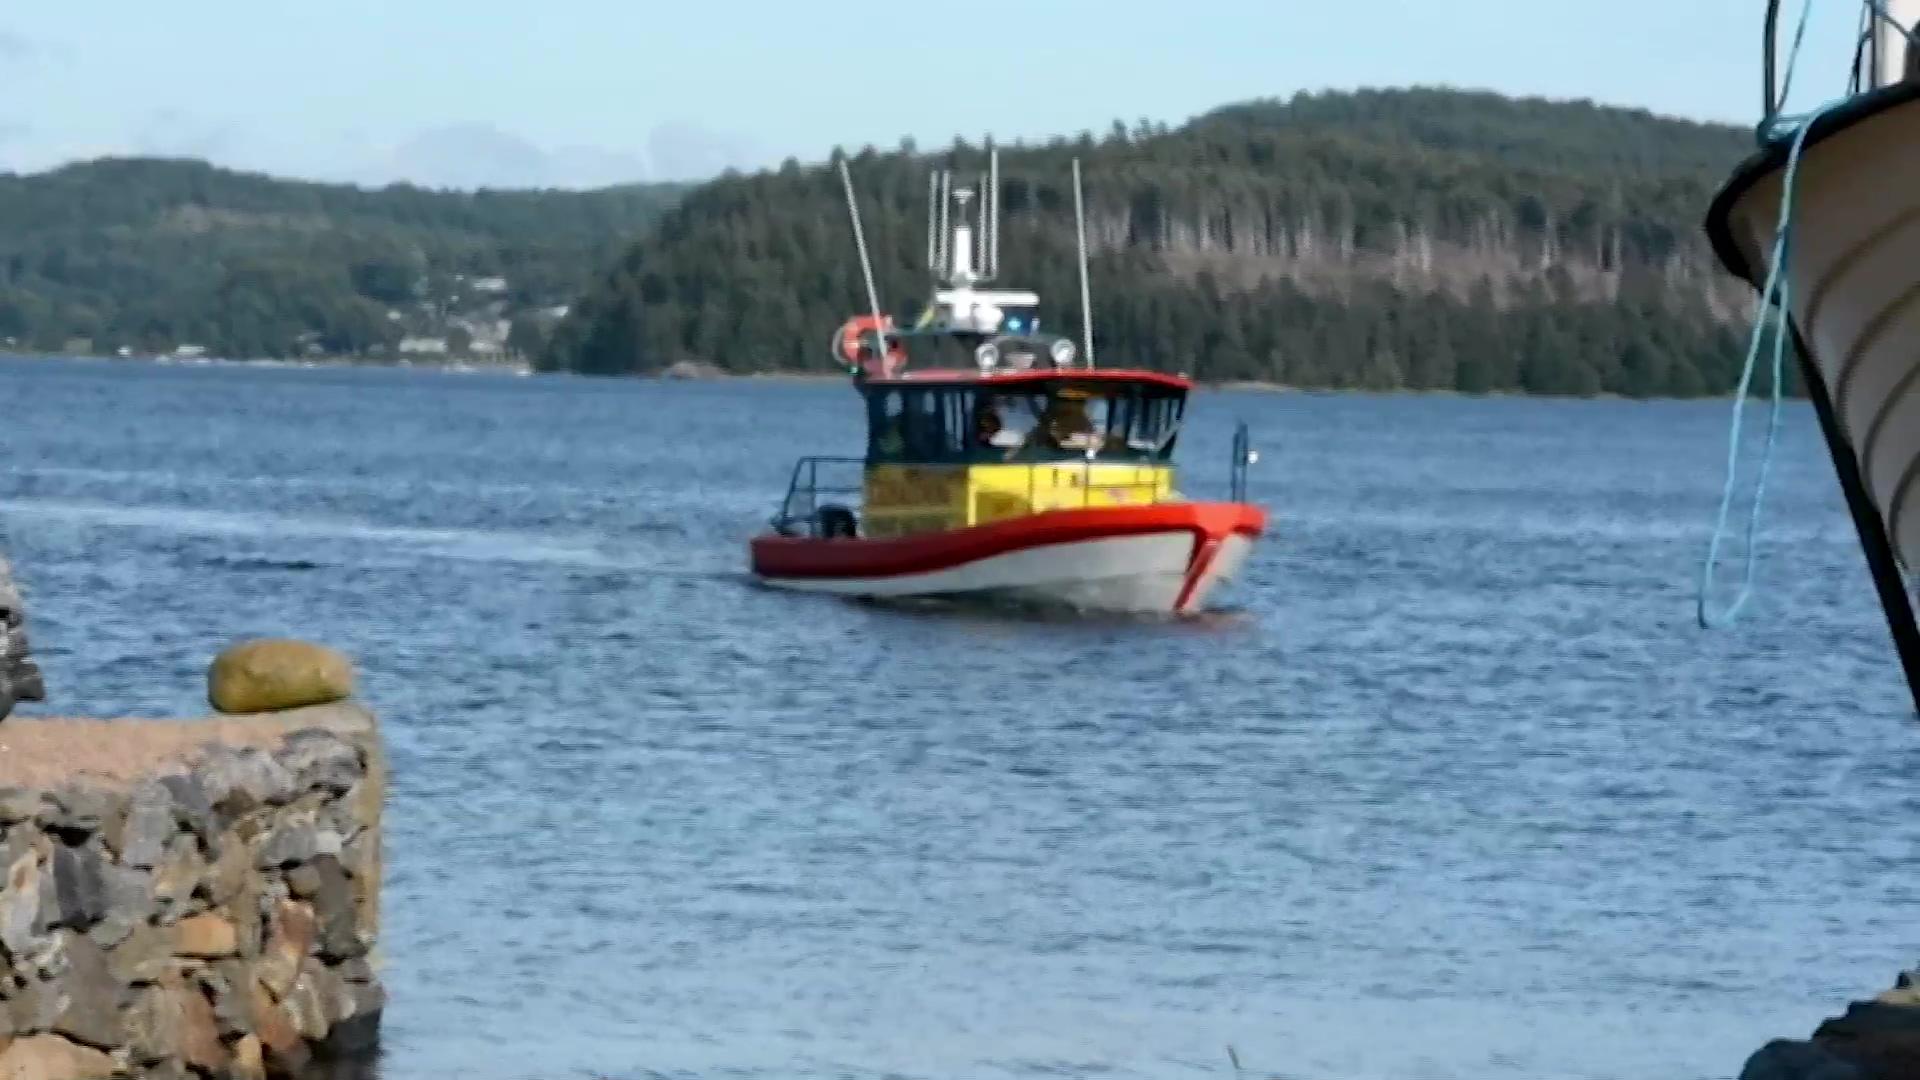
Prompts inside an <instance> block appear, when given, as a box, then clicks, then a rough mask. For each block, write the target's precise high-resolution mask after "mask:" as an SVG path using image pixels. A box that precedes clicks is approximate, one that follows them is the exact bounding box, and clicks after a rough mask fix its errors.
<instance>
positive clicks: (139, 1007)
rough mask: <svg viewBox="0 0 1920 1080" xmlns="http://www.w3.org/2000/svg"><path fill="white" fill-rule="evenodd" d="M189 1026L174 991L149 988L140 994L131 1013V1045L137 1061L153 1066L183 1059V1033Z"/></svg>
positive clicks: (128, 1017) (136, 995)
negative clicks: (167, 1060)
mask: <svg viewBox="0 0 1920 1080" xmlns="http://www.w3.org/2000/svg"><path fill="white" fill-rule="evenodd" d="M186 1022H187V1021H186V1015H185V1014H184V1013H182V1012H181V1011H180V996H179V995H178V994H177V993H175V992H174V991H173V990H169V989H166V988H164V987H159V986H149V987H146V988H144V989H142V990H140V991H138V992H137V993H136V994H135V995H134V998H133V1004H132V1005H131V1006H130V1007H129V1008H128V1009H127V1042H128V1044H129V1047H130V1048H131V1049H132V1051H133V1059H134V1060H135V1061H137V1062H139V1063H140V1064H142V1065H151V1064H154V1063H155V1062H159V1061H163V1060H165V1059H167V1058H172V1057H178V1056H180V1031H181V1029H182V1028H184V1027H185V1026H186Z"/></svg>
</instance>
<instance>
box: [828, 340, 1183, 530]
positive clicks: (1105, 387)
mask: <svg viewBox="0 0 1920 1080" xmlns="http://www.w3.org/2000/svg"><path fill="white" fill-rule="evenodd" d="M1190 388H1191V385H1190V384H1189V383H1188V382H1187V380H1185V379H1182V378H1178V377H1175V376H1172V375H1163V374H1160V373H1158V372H1150V371H1123V370H1114V369H1104V370H1093V369H1070V370H1053V371H1046V370H1036V371H1019V372H1005V373H976V372H970V371H965V370H953V371H921V372H915V373H913V374H911V375H906V376H903V377H899V378H891V379H867V380H862V382H861V384H860V389H861V392H862V393H863V394H864V395H865V398H866V405H867V432H868V436H867V453H866V477H865V485H864V491H863V495H864V503H865V507H864V513H863V514H862V515H861V517H862V521H861V532H862V533H863V534H864V535H867V536H872V537H889V536H905V535H911V534H913V533H919V532H931V531H941V530H947V529H956V528H965V527H968V526H972V525H984V524H988V523H991V522H995V521H1001V520H1004V519H1007V518H1013V517H1020V516H1024V515H1027V514H1035V513H1041V512H1044V511H1048V510H1064V509H1078V508H1082V507H1105V506H1144V505H1151V504H1153V503H1157V502H1163V501H1167V500H1170V499H1172V498H1174V497H1175V496H1174V488H1173V464H1172V458H1173V449H1174V444H1175V442H1176V440H1177V439H1178V436H1179V432H1180V421H1181V418H1182V415H1183V413H1184V411H1185V408H1186V400H1187V392H1188V390H1189V389H1190Z"/></svg>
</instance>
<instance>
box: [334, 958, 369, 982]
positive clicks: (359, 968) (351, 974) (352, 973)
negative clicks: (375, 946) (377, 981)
mask: <svg viewBox="0 0 1920 1080" xmlns="http://www.w3.org/2000/svg"><path fill="white" fill-rule="evenodd" d="M339 972H340V977H341V978H343V979H345V980H347V982H349V983H370V982H372V981H373V965H372V964H371V963H369V962H368V961H367V958H366V957H364V956H356V957H354V958H353V959H352V960H347V961H343V962H342V963H341V964H340V966H339Z"/></svg>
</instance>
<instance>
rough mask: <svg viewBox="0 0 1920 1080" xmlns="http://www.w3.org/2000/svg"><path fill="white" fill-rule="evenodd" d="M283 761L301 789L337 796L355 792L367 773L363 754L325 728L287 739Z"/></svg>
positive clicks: (282, 752)
mask: <svg viewBox="0 0 1920 1080" xmlns="http://www.w3.org/2000/svg"><path fill="white" fill-rule="evenodd" d="M279 758H280V763H281V764H283V765H285V766H286V767H287V769H288V770H290V771H291V772H292V773H293V774H294V775H295V776H296V777H298V778H299V781H300V786H301V787H303V788H308V789H319V790H323V791H326V792H328V793H330V794H333V795H345V794H346V793H347V792H349V791H351V790H352V789H353V785H354V784H355V783H357V782H359V780H360V777H361V775H362V774H363V773H364V772H365V769H364V768H363V767H362V765H361V763H360V751H359V750H358V749H356V748H355V747H354V745H353V744H352V743H350V742H348V741H347V740H346V739H343V738H341V737H340V736H339V735H337V734H335V733H333V732H331V731H327V730H325V729H324V728H307V729H305V730H303V731H296V732H294V733H293V734H291V735H289V736H287V740H286V742H285V744H284V745H282V746H281V748H280V753H279Z"/></svg>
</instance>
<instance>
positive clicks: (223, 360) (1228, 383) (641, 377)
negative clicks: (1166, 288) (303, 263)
mask: <svg viewBox="0 0 1920 1080" xmlns="http://www.w3.org/2000/svg"><path fill="white" fill-rule="evenodd" d="M0 360H28V361H41V360H62V361H84V362H88V363H97V364H140V365H147V366H154V367H258V368H392V369H396V370H403V371H435V372H445V373H447V374H454V375H514V376H534V375H579V373H578V372H542V371H538V370H535V369H534V367H533V366H532V365H531V364H526V363H512V364H501V363H492V362H475V361H471V360H356V359H351V358H346V357H308V358H302V359H286V358H280V357H270V358H262V359H257V360H235V359H232V358H230V357H192V358H183V357H172V356H124V357H123V356H66V355H61V354H57V353H24V352H0ZM582 377H590V378H612V379H626V380H631V381H636V382H746V383H794V384H813V383H838V382H845V381H848V376H847V375H845V374H844V373H841V372H828V371H743V372H733V371H727V370H725V369H723V368H720V367H716V366H714V365H711V364H690V363H684V362H683V363H678V364H673V365H669V366H668V367H665V368H661V369H659V370H657V371H651V372H647V373H645V374H632V375H611V376H582ZM1194 385H1195V386H1196V387H1197V388H1200V389H1203V390H1209V391H1228V392H1241V393H1253V394H1363V395H1368V396H1372V397H1455V398H1503V399H1504V398H1517V399H1527V400H1541V401H1646V402H1655V401H1718V402H1728V401H1731V400H1732V399H1733V395H1732V394H1730V393H1728V394H1702V395H1700V396H1698V397H1647V398H1633V397H1627V396H1626V395H1623V394H1610V393H1600V394H1584V395H1573V394H1530V393H1527V392H1526V391H1523V390H1488V391H1485V392H1483V393H1478V394H1470V393H1467V392H1465V391H1463V390H1413V389H1398V390H1362V389H1358V388H1352V387H1316V386H1295V385H1293V384H1291V383H1280V382H1264V381H1261V380H1259V379H1223V380H1221V381H1219V382H1212V381H1209V380H1206V379H1194ZM1751 400H1752V401H1753V402H1754V403H1756V404H1764V403H1765V400H1766V398H1765V395H1763V394H1754V395H1751ZM1786 400H1788V401H1804V400H1806V399H1805V398H1804V397H1803V396H1798V395H1788V397H1787V398H1786Z"/></svg>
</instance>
